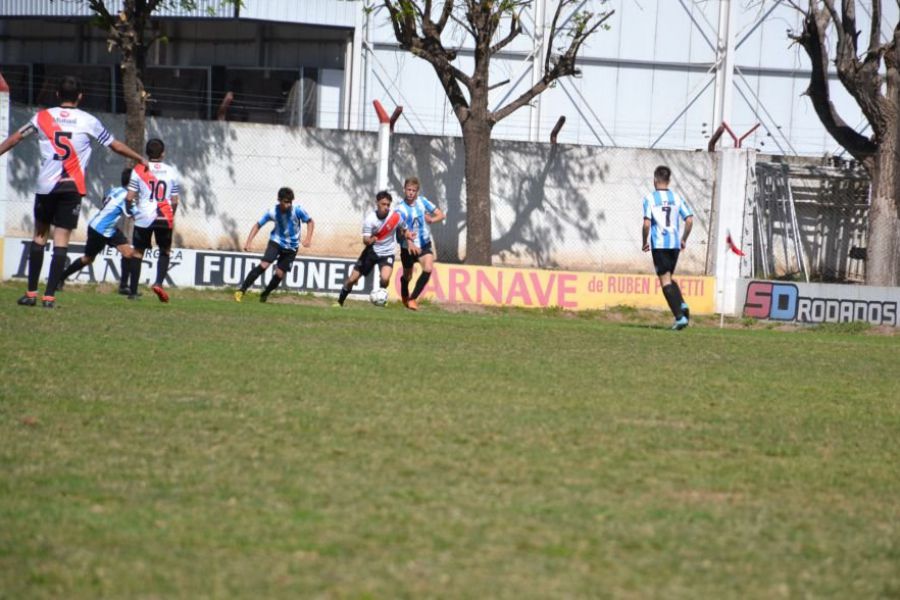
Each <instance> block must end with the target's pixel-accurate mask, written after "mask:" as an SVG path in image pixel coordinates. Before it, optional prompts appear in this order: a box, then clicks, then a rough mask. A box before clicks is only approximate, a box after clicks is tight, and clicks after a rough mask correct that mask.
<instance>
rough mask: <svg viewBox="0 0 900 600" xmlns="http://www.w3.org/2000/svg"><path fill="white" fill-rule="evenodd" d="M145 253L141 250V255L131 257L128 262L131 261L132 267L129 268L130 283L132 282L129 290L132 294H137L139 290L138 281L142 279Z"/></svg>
mask: <svg viewBox="0 0 900 600" xmlns="http://www.w3.org/2000/svg"><path fill="white" fill-rule="evenodd" d="M143 258H144V253H143V252H141V253H140V255H139V256H136V257H134V258H131V259H129V261H128V262H130V263H131V268H130V269H128V283H129V284H130V286H131V287H130V288H129V290H128V291H129V292H130V293H131V295H132V296H136V295H137V290H138V281H140V279H141V267H142V266H143V264H144V261H143Z"/></svg>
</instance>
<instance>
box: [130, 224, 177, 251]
mask: <svg viewBox="0 0 900 600" xmlns="http://www.w3.org/2000/svg"><path fill="white" fill-rule="evenodd" d="M151 237H155V238H156V245H157V246H159V249H160V250H165V251H168V250H171V249H172V230H171V229H169V228H168V227H156V226H154V227H138V226H137V225H135V227H134V233H133V234H132V236H131V245H132V246H134V247H135V249H137V250H140V251H141V252H143V251H144V250H146V249H147V248H150V247H151V246H152V244H151V243H150V238H151Z"/></svg>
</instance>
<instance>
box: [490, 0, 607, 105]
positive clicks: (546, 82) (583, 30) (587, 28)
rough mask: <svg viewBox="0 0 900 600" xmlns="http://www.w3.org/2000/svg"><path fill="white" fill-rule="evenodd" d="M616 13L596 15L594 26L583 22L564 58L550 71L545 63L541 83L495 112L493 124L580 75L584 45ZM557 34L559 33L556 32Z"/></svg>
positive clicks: (550, 41)
mask: <svg viewBox="0 0 900 600" xmlns="http://www.w3.org/2000/svg"><path fill="white" fill-rule="evenodd" d="M614 12H615V11H612V10H611V11H609V12H607V13H605V14H603V15H599V16H597V15H594V16H593V17H592V18H593V19H596V21H594V23H593V24H590V19H589V20H585V21H584V22H582V23H581V24H580V25H579V26H578V28H577V29H576V31H574V32H573V34H572V41H571V42H570V44H569V47H568V49H567V50H566V51H565V53H564V54H562V56H560V57H559V58H558V59H557V60H556V63H555V64H553V65H552V67H551V68H550V69H547V68H546V67H547V66H548V65H550V64H551V63H552V60H551V59H549V58H548V59H547V60H546V61H545V62H544V65H545V69H544V76H543V77H541V79H540V81H538V82H537V83H536V84H535V85H534V86H532V87H531V89H529V90H526V91H525V92H524V93H523V94H521V95H520V96H519V97H518V98H516V99H514V100H512V101H511V102H510V103H509V104H507V105H506V106H504V107H503V108H500V109H498V110H496V111H494V112H493V113H492V114H491V120H492V122H493V123H497V122H499V121H501V120H502V119H504V118H506V117H508V116H509V115H510V114H512V113H513V112H514V111H516V110H518V109H519V108H521V107H522V106H524V105H526V104H528V103H529V102H531V100H532V99H534V98H535V97H536V96H537V95H539V94H540V93H542V92H543V91H544V90H546V89H547V88H548V87H549V86H550V84H551V83H553V82H554V81H555V80H557V79H559V78H560V77H566V76H569V75H576V74H577V73H578V69H577V68H576V66H575V60H576V58H577V56H578V52H579V50H580V49H581V46H582V44H584V42H585V40H587V39H588V38H589V37H590V36H591V35H592V34H593V33H594V32H595V31H597V29H598V28H600V26H602V25H603V23H604V22H606V21H607V20H608V19H609V18H610V17H612V16H613V14H614ZM556 33H559V32H558V31H556ZM553 42H554V38H552V37H551V38H549V39H548V42H547V45H548V49H547V54H548V57H549V55H550V53H551V51H552V48H553Z"/></svg>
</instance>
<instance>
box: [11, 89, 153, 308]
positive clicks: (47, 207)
mask: <svg viewBox="0 0 900 600" xmlns="http://www.w3.org/2000/svg"><path fill="white" fill-rule="evenodd" d="M81 96H82V94H81V82H80V81H78V79H77V78H75V77H63V78H62V80H60V82H59V86H58V87H57V90H56V98H57V100H58V101H59V106H57V107H54V108H48V109H46V110H42V111H40V112H39V113H37V114H36V115H35V116H34V117H32V119H31V120H30V121H29V122H28V123H26V124H25V125H23V126H22V127H21V128H20V129H19V130H18V131H16V132H15V133H13V134H12V135H11V136H9V137H8V138H6V139H5V140H3V142H2V143H0V156H2V155H3V154H5V153H6V152H8V151H9V150H10V149H12V148H13V147H15V146H16V145H17V144H18V143H19V142H21V141H22V140H23V139H25V138H26V137H28V136H30V135H31V134H34V133H36V134H38V146H39V147H40V151H41V169H40V172H39V173H38V181H37V190H36V194H35V197H34V236H33V237H32V240H31V248H30V250H29V253H28V290H27V291H26V292H25V295H24V296H22V297H21V298H19V300H18V303H19V304H20V305H22V306H35V305H36V304H37V289H38V280H39V279H40V276H41V268H42V267H43V266H44V248H45V246H46V245H47V238H48V236H49V233H50V226H51V225H52V226H53V228H54V229H53V258H52V259H51V260H50V274H49V276H48V277H47V288H46V290H45V291H44V296H43V297H42V298H41V305H42V306H44V307H45V308H53V307H54V306H55V305H56V297H55V294H56V287H57V285H58V284H59V281H60V277H61V276H62V272H63V269H64V268H65V266H66V254H67V253H68V249H69V238H70V237H71V235H72V230H73V229H75V228H76V227H78V215H79V213H80V212H81V199H82V198H83V197H84V195H85V194H86V193H87V186H86V184H85V178H84V174H85V172H86V171H87V166H88V162H89V161H90V159H91V138H94V139H95V140H97V141H98V142H100V143H101V144H103V145H104V146H107V147H108V148H109V149H110V150H112V151H113V152H116V153H117V154H121V155H122V156H124V157H125V158H130V159H131V160H133V161H135V162H138V163H140V162H142V161H143V160H144V159H143V158H142V157H141V155H140V154H138V153H137V152H134V151H133V150H132V149H131V148H129V147H128V146H126V145H125V144H123V143H122V142H120V141H118V140H116V139H114V138H113V136H112V134H110V133H109V131H107V130H106V128H105V127H104V126H103V124H102V123H101V122H100V121H98V120H97V119H96V118H95V117H94V116H93V115H91V114H89V113H86V112H84V111H83V110H80V109H79V108H78V103H79V102H81Z"/></svg>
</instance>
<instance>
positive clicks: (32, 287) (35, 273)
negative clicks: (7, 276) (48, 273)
mask: <svg viewBox="0 0 900 600" xmlns="http://www.w3.org/2000/svg"><path fill="white" fill-rule="evenodd" d="M43 267H44V246H43V244H38V243H36V242H31V250H29V252H28V291H29V292H36V291H37V289H38V281H39V280H40V278H41V269H42V268H43Z"/></svg>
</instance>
